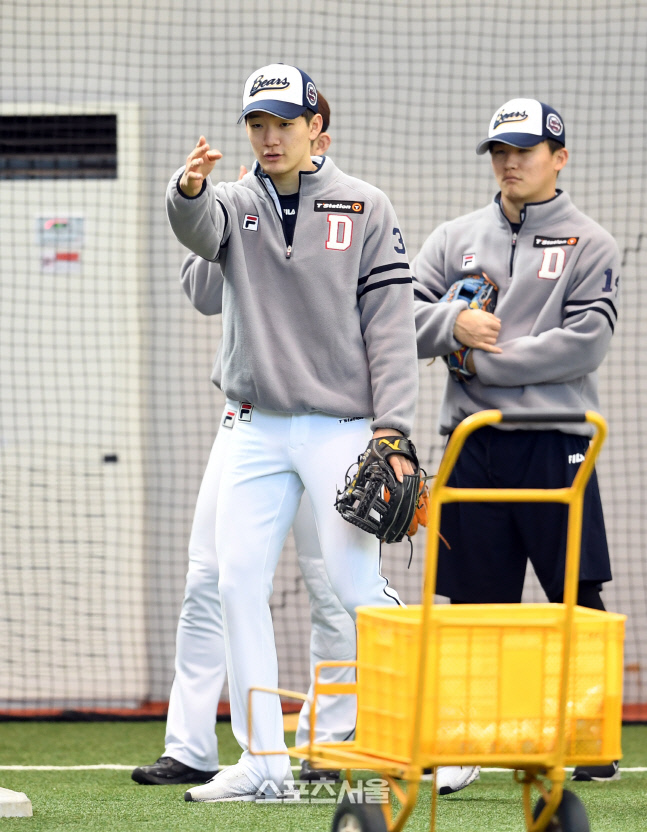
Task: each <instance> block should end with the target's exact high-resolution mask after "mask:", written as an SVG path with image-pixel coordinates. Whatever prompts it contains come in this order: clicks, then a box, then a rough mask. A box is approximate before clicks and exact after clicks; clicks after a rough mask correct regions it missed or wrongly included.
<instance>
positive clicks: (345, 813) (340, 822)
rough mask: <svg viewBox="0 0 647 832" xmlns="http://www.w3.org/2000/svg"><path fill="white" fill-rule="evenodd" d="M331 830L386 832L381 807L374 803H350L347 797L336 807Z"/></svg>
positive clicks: (333, 831)
mask: <svg viewBox="0 0 647 832" xmlns="http://www.w3.org/2000/svg"><path fill="white" fill-rule="evenodd" d="M331 829H332V832H387V829H386V821H385V820H384V814H383V813H382V809H381V808H380V807H379V805H377V804H376V803H351V802H350V801H349V800H348V798H347V797H345V798H344V799H343V800H342V802H341V803H340V804H339V806H338V807H337V811H336V812H335V816H334V818H333V819H332V827H331Z"/></svg>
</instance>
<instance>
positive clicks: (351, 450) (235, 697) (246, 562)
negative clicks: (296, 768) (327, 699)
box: [216, 408, 400, 786]
mask: <svg viewBox="0 0 647 832" xmlns="http://www.w3.org/2000/svg"><path fill="white" fill-rule="evenodd" d="M240 415H243V411H242V410H241V411H240ZM245 417H246V418H245V420H241V419H240V418H238V419H237V420H236V423H235V425H234V427H233V429H232V431H231V436H230V437H229V439H228V441H227V452H226V455H225V460H224V464H223V469H222V476H221V488H220V493H219V496H218V508H217V512H216V548H217V551H218V560H219V564H220V581H219V590H220V597H221V602H222V610H223V622H224V627H225V646H226V654H227V672H228V677H229V693H230V703H231V716H232V728H233V731H234V734H235V736H236V739H237V740H238V742H239V744H240V746H241V748H242V749H243V754H242V757H241V763H242V765H243V767H244V769H245V772H246V773H247V775H248V776H249V778H250V779H251V780H252V782H253V783H254V784H255V785H257V786H259V785H261V784H262V783H263V781H264V780H266V779H268V780H274V781H275V782H281V781H282V779H283V777H284V776H285V772H286V769H287V767H288V765H289V758H288V756H287V753H285V754H281V755H276V756H274V755H273V756H254V755H252V754H250V752H249V738H248V731H247V714H248V706H247V700H248V692H249V689H250V688H251V687H254V686H263V687H269V688H276V687H277V686H278V667H277V659H276V648H275V644H274V632H273V628H272V618H271V615H270V608H269V598H270V596H271V594H272V579H273V576H274V571H275V569H276V565H277V562H278V558H279V555H280V553H281V549H282V547H283V543H284V541H285V538H286V536H287V534H288V531H289V529H290V526H291V525H292V524H293V522H294V519H295V516H296V513H297V508H298V505H299V501H300V499H301V495H302V493H303V490H304V488H305V489H306V490H307V492H308V495H309V496H310V500H311V502H312V508H313V511H314V516H315V522H316V526H317V531H318V535H319V542H320V544H321V551H322V555H323V560H324V563H325V567H326V572H327V574H328V578H329V580H330V583H331V585H332V587H333V589H334V591H335V593H336V594H337V596H338V598H339V599H340V601H341V602H342V604H343V606H344V608H345V609H346V610H347V611H348V612H349V613H350V614H351V615H353V617H354V615H355V608H356V607H357V606H360V605H363V604H369V605H373V606H380V605H393V606H395V605H399V604H400V600H399V598H398V596H397V593H396V592H395V591H394V590H393V589H392V588H391V587H389V585H388V581H386V579H385V578H383V577H382V576H381V575H380V571H379V563H380V558H379V554H380V553H379V542H378V540H377V538H375V537H374V536H372V535H369V534H367V533H366V532H364V531H362V530H360V529H358V528H357V527H355V526H352V525H351V524H349V523H347V522H346V521H345V520H343V519H342V517H341V516H340V515H339V513H338V512H337V511H336V509H335V507H334V502H335V494H336V490H337V489H338V488H341V487H342V486H343V484H344V474H345V472H346V469H347V467H348V465H349V464H350V463H351V462H353V461H354V460H355V459H356V458H357V457H358V455H359V454H360V453H361V452H362V451H363V450H364V449H365V447H366V444H367V442H368V440H369V439H370V437H371V432H370V428H369V420H368V419H356V420H344V419H339V418H336V417H334V416H329V415H326V414H322V413H310V414H292V415H290V414H282V413H276V412H270V411H263V410H259V409H257V408H254V409H253V410H252V411H251V412H250V411H249V409H248V410H247V411H246V413H245ZM250 417H251V418H250ZM252 748H253V749H254V750H266V751H276V750H286V747H285V743H284V738H283V724H282V717H281V707H280V702H279V698H278V696H276V695H273V694H264V693H262V694H255V698H254V706H253V724H252Z"/></svg>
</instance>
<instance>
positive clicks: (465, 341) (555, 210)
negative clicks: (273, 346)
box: [412, 98, 620, 788]
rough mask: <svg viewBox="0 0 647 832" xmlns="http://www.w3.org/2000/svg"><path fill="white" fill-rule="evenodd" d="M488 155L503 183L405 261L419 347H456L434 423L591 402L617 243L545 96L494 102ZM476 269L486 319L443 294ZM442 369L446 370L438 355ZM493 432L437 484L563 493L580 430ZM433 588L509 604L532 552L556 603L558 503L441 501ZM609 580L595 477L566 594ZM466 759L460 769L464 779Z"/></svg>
mask: <svg viewBox="0 0 647 832" xmlns="http://www.w3.org/2000/svg"><path fill="white" fill-rule="evenodd" d="M486 152H489V153H490V158H491V162H492V169H493V171H494V176H495V179H496V181H497V184H498V186H499V188H500V191H499V193H498V194H497V195H496V197H495V198H494V201H493V202H492V203H490V204H489V205H487V206H486V207H485V208H482V209H480V210H479V211H475V212H474V213H472V214H468V215H467V216H464V217H460V218H458V219H456V220H453V221H451V222H446V223H443V224H442V225H441V226H439V227H438V228H437V229H436V230H435V231H434V232H433V233H432V234H431V236H430V237H429V238H428V239H427V241H426V242H425V243H424V245H423V247H422V249H421V251H420V253H419V254H418V255H417V257H416V258H415V260H414V261H413V263H412V271H413V274H414V275H415V278H414V291H415V296H416V304H415V307H416V327H417V334H418V355H419V356H420V357H421V358H430V357H434V356H445V355H448V354H450V353H452V352H453V351H456V350H462V348H463V347H466V348H468V349H467V350H465V351H462V353H461V356H462V357H461V361H460V362H459V364H460V367H462V370H461V369H460V367H459V369H458V371H457V372H455V373H454V374H451V375H450V376H449V377H448V379H447V383H446V385H445V393H444V398H443V402H442V406H441V414H440V432H441V433H442V434H444V435H448V434H450V433H451V432H452V431H453V430H454V428H455V427H456V426H457V425H458V423H459V422H460V421H461V420H462V419H464V418H465V417H466V416H469V415H470V414H471V413H475V412H477V411H480V410H485V409H489V408H499V409H501V408H514V409H517V410H519V409H521V410H523V409H525V410H543V411H545V412H547V413H550V412H553V413H554V412H559V411H565V410H571V411H585V410H589V409H590V410H599V401H598V390H597V374H596V371H597V368H598V367H599V366H600V363H601V362H602V360H603V359H604V357H605V355H606V353H607V350H608V348H609V344H610V341H611V336H612V335H613V330H614V328H615V325H616V320H617V307H616V301H617V295H618V285H619V281H620V259H619V253H618V248H617V246H616V244H615V242H614V240H613V238H612V237H611V235H610V234H608V233H607V232H606V231H605V230H604V229H603V228H601V227H600V226H599V225H598V224H597V223H596V222H594V221H593V220H592V219H590V218H589V217H587V216H585V215H584V214H583V213H582V212H581V211H579V210H578V209H577V208H576V207H575V206H574V205H573V203H572V202H571V200H570V197H569V195H568V194H567V193H566V192H565V191H562V190H560V189H559V188H558V187H557V177H558V174H559V172H560V171H561V170H562V169H563V168H564V166H565V165H566V163H567V161H568V156H569V154H568V150H567V149H566V138H565V128H564V122H563V120H562V118H561V117H560V115H559V114H558V113H557V112H556V111H555V110H554V109H553V108H552V107H549V106H548V105H546V104H543V103H541V102H539V101H536V100H534V99H528V98H517V99H513V100H511V101H507V102H506V103H505V104H504V105H503V106H502V107H500V108H499V109H498V110H497V111H496V113H495V114H494V116H493V117H492V120H491V122H490V127H489V131H488V135H487V138H486V139H484V140H483V141H481V142H480V143H479V145H478V147H477V153H479V154H484V153H486ZM467 275H477V276H479V277H482V276H483V275H486V276H487V278H489V280H490V281H492V282H493V283H494V284H495V285H496V287H497V292H496V294H497V303H496V308H495V311H494V312H490V311H487V310H484V309H478V308H477V309H471V308H468V305H467V302H466V301H465V300H459V299H457V300H453V301H451V302H439V301H441V300H444V299H445V297H444V296H445V293H446V292H447V290H448V289H449V287H450V286H452V284H454V283H455V281H457V280H459V279H460V278H464V277H466V276H467ZM450 366H451V364H450ZM529 428H531V429H524V430H518V429H514V428H513V427H512V426H509V425H506V426H503V425H497V426H492V427H488V428H485V429H482V430H479V431H477V432H476V433H475V434H473V435H472V436H471V437H470V438H469V439H468V441H467V443H466V445H465V448H464V450H463V452H462V454H461V456H460V458H459V460H458V464H457V465H456V468H455V469H454V473H453V475H452V477H451V479H450V481H449V485H452V486H457V487H460V488H463V487H477V488H478V487H484V488H495V487H501V488H560V487H565V486H569V485H570V484H571V483H572V481H573V478H574V476H575V473H576V472H577V469H578V467H579V464H580V462H581V461H582V459H583V458H584V454H585V452H586V449H587V446H588V443H589V438H590V427H589V425H588V424H587V423H573V422H571V423H560V422H559V421H553V422H551V423H545V422H542V423H536V424H531V425H530V426H529ZM441 531H442V535H443V537H444V538H445V540H446V541H447V543H448V544H449V546H450V547H451V548H445V547H444V546H442V544H441V547H440V556H439V565H438V583H437V591H438V592H439V593H440V594H442V595H446V596H448V597H449V598H451V600H452V602H453V603H498V602H502V603H518V602H519V601H520V600H521V594H522V589H523V583H524V576H525V571H526V564H527V561H528V559H530V561H531V562H532V565H533V567H534V569H535V572H536V574H537V577H538V578H539V580H540V582H541V585H542V587H543V589H544V591H545V592H546V595H547V596H548V599H549V600H550V601H552V602H560V601H561V600H562V595H563V584H564V567H565V551H566V508H565V507H564V506H559V505H556V504H555V505H554V504H536V503H535V504H524V503H521V504H516V503H499V504H497V503H459V504H453V505H448V506H446V507H445V508H444V509H443V515H442V522H441ZM609 580H611V569H610V563H609V552H608V548H607V541H606V534H605V527H604V519H603V515H602V505H601V502H600V494H599V489H598V483H597V479H596V476H595V474H594V475H593V477H592V478H591V481H590V483H589V485H588V488H587V491H586V495H585V504H584V524H583V534H582V555H581V567H580V582H579V593H578V603H579V604H581V605H583V606H587V607H591V608H594V609H599V610H602V609H604V605H603V603H602V599H601V597H600V591H601V589H602V584H603V583H604V582H606V581H609ZM470 768H471V767H464V769H462V770H461V769H458V768H457V771H456V785H457V786H458V787H460V788H462V785H461V783H463V785H466V782H465V781H469V779H470V777H471V776H472V774H473V772H472V773H470V771H469V769H470ZM617 770H618V769H617V764H614V765H610V766H599V767H597V766H596V767H592V768H590V767H589V768H587V767H578V768H577V769H576V770H575V773H574V779H576V780H584V779H587V780H588V779H596V780H602V779H605V780H608V779H615V778H616V777H617V776H618V774H617Z"/></svg>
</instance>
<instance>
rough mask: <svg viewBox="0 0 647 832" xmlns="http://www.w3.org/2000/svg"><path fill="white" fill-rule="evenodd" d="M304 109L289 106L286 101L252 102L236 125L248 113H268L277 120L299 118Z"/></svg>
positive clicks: (267, 100) (294, 105)
mask: <svg viewBox="0 0 647 832" xmlns="http://www.w3.org/2000/svg"><path fill="white" fill-rule="evenodd" d="M306 109H307V108H306V107H303V106H299V105H298V104H290V103H289V102H288V101H272V100H270V99H267V98H266V99H265V100H262V101H254V102H252V103H251V104H248V105H247V106H246V107H245V109H244V110H243V112H242V113H241V114H240V118H239V119H238V124H240V122H241V121H242V120H243V119H244V118H245V116H248V115H249V114H250V113H269V114H270V115H272V116H278V117H279V118H299V116H302V115H303V114H304V113H305V111H306Z"/></svg>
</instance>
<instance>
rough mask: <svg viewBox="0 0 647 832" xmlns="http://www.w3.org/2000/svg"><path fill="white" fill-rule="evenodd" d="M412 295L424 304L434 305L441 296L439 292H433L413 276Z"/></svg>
mask: <svg viewBox="0 0 647 832" xmlns="http://www.w3.org/2000/svg"><path fill="white" fill-rule="evenodd" d="M413 295H414V297H416V298H417V299H418V300H424V301H425V303H435V302H436V301H437V300H439V299H440V298H441V297H442V295H441V294H440V293H439V292H434V291H433V289H430V288H429V287H428V286H425V285H424V283H421V282H420V281H419V280H418V279H417V278H416V277H415V276H414V278H413Z"/></svg>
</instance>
